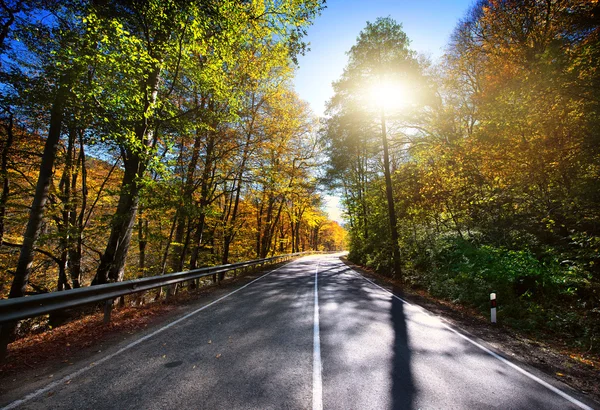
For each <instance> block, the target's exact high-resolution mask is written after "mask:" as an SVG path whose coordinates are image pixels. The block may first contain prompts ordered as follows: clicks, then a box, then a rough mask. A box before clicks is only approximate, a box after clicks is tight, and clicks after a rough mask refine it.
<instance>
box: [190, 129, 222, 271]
mask: <svg viewBox="0 0 600 410" xmlns="http://www.w3.org/2000/svg"><path fill="white" fill-rule="evenodd" d="M215 142H216V141H215V136H214V135H211V136H210V137H209V138H208V140H207V142H206V159H205V161H204V169H203V170H202V176H201V179H200V204H199V207H200V216H199V220H198V224H197V225H196V233H195V235H194V250H193V251H192V255H191V258H190V269H196V267H197V264H198V257H199V255H200V249H201V247H202V242H203V235H204V229H205V225H206V212H207V209H208V206H209V205H210V204H211V202H212V198H209V196H211V187H210V184H211V178H210V175H211V173H212V168H213V166H214V164H213V163H214V160H215V159H214V157H213V155H214V152H213V151H214V147H215Z"/></svg>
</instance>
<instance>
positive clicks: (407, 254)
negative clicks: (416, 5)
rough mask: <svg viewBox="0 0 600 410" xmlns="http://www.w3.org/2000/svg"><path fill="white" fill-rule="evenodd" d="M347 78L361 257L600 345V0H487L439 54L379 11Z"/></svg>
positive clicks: (446, 295) (346, 170) (502, 313)
mask: <svg viewBox="0 0 600 410" xmlns="http://www.w3.org/2000/svg"><path fill="white" fill-rule="evenodd" d="M334 91H335V94H334V96H333V97H332V98H331V100H330V101H329V104H328V111H327V115H328V116H327V123H326V126H325V128H324V130H323V138H324V140H325V141H326V145H327V151H328V155H329V158H330V162H329V168H328V174H327V175H328V183H329V184H330V186H331V187H332V188H333V189H337V190H338V191H339V192H341V194H342V196H343V202H344V205H345V209H346V212H347V218H348V226H347V228H348V229H349V251H350V254H349V258H350V259H351V260H352V261H354V262H356V263H357V264H360V265H363V266H368V267H370V268H371V269H373V270H375V271H377V272H380V273H381V274H384V275H388V276H390V277H393V278H394V279H395V280H397V281H398V282H400V283H404V285H407V286H412V287H414V288H417V289H423V290H425V291H427V292H429V294H431V295H433V296H435V297H438V298H442V299H445V300H448V301H451V302H453V303H461V304H465V305H469V306H471V307H474V308H477V309H479V310H480V312H481V313H482V314H485V315H489V311H490V310H489V309H490V307H489V306H490V299H489V298H490V293H491V292H495V293H496V294H497V295H498V296H497V297H498V306H499V308H498V309H499V310H498V315H499V316H498V317H499V321H501V322H502V323H504V324H508V325H511V326H514V327H517V328H520V329H524V330H528V331H541V332H546V333H548V334H550V333H552V334H554V335H558V338H561V339H564V340H566V341H568V343H569V344H570V345H572V346H573V345H576V346H579V347H580V348H581V349H582V350H583V351H588V352H598V349H599V345H600V343H599V341H600V339H599V338H600V254H599V248H600V190H599V187H600V184H599V181H600V140H599V137H600V105H599V103H600V99H599V95H600V7H599V4H598V2H596V1H585V0H565V1H554V0H549V1H538V0H532V1H519V0H480V1H477V2H476V3H475V4H474V5H473V6H472V8H471V9H470V11H469V12H468V13H467V15H466V16H464V17H463V19H462V20H461V21H460V22H459V23H458V25H457V26H456V28H455V30H454V32H453V34H452V37H451V40H450V42H449V44H448V46H447V48H446V50H445V53H444V55H443V57H442V58H441V60H440V61H439V62H438V63H435V64H433V63H432V62H431V61H430V60H429V59H428V58H427V57H423V56H421V55H419V54H417V53H416V52H415V51H414V50H412V49H411V48H410V39H409V38H408V36H407V35H406V33H405V32H404V31H403V29H402V25H401V24H400V23H398V22H396V21H395V20H394V19H392V18H391V17H387V18H379V19H377V20H376V21H374V22H370V23H367V25H366V27H365V28H364V29H363V31H362V32H361V33H360V35H359V36H358V38H357V40H356V43H355V45H354V46H353V47H352V48H351V49H350V51H349V53H348V63H347V65H346V68H345V70H344V73H343V75H342V76H341V77H340V79H339V80H338V81H337V82H335V84H334Z"/></svg>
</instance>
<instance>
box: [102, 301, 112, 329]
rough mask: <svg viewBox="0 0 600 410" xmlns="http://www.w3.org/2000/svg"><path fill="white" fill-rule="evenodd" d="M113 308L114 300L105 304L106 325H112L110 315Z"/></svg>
mask: <svg viewBox="0 0 600 410" xmlns="http://www.w3.org/2000/svg"><path fill="white" fill-rule="evenodd" d="M112 308H113V300H112V299H108V300H107V301H106V302H104V324H107V323H110V314H111V312H112Z"/></svg>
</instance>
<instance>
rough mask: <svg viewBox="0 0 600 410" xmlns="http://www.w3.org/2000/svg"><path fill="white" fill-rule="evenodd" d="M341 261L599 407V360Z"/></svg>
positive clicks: (556, 341)
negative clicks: (491, 321)
mask: <svg viewBox="0 0 600 410" xmlns="http://www.w3.org/2000/svg"><path fill="white" fill-rule="evenodd" d="M342 261H343V262H344V263H345V264H346V265H348V266H350V267H351V268H353V269H355V270H357V271H359V272H360V273H361V274H363V275H364V276H366V277H367V278H369V279H371V280H373V281H375V282H376V283H378V284H380V285H381V286H383V287H385V288H387V289H389V290H390V291H393V292H394V293H395V294H397V295H398V296H402V298H403V299H406V300H407V301H408V302H411V303H415V304H417V305H419V306H422V307H424V308H425V309H427V310H428V311H429V312H431V313H433V314H435V315H437V316H440V317H441V318H442V319H443V320H445V321H447V322H448V323H449V324H450V325H452V326H454V327H456V328H458V329H460V330H461V331H462V332H464V333H465V334H471V335H473V336H475V337H477V338H479V339H481V340H483V341H485V342H486V343H487V344H488V345H490V346H491V347H493V348H494V349H495V350H496V351H498V352H500V353H502V354H503V355H504V356H505V357H508V358H513V359H515V360H517V361H519V362H522V363H525V364H527V365H529V366H531V367H533V368H536V369H538V370H541V371H542V372H544V373H546V374H548V375H550V376H552V377H553V378H555V379H556V380H560V381H561V382H563V383H565V384H567V385H569V386H570V387H572V388H573V389H575V390H577V391H579V392H581V393H583V394H584V395H585V396H587V397H589V398H591V399H592V400H595V401H596V402H597V403H598V404H599V405H598V406H599V407H600V383H599V381H600V357H598V356H593V355H588V354H586V353H584V352H581V351H578V350H575V349H573V348H570V347H568V346H567V345H566V343H565V342H564V341H559V340H553V339H552V338H551V337H547V336H545V337H544V338H543V339H541V338H540V337H536V336H533V335H527V334H524V333H522V332H518V331H517V330H515V329H511V328H508V327H506V326H503V325H502V324H492V323H490V322H489V318H488V317H483V316H482V315H481V314H480V313H479V312H477V311H476V310H474V309H471V308H468V307H465V306H461V305H456V304H453V303H451V302H448V301H445V300H440V299H436V298H434V297H432V296H431V295H429V294H428V293H427V292H425V291H423V290H417V289H407V288H406V287H405V286H402V285H401V284H400V283H399V282H395V281H393V280H391V279H390V278H387V277H384V276H382V275H378V274H376V273H374V272H372V271H370V270H368V269H365V268H363V267H361V266H358V265H355V264H353V263H352V262H350V261H348V260H347V259H345V258H342Z"/></svg>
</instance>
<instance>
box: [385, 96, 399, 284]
mask: <svg viewBox="0 0 600 410" xmlns="http://www.w3.org/2000/svg"><path fill="white" fill-rule="evenodd" d="M381 143H382V144H383V173H384V176H385V194H386V197H387V205H388V216H389V222H390V233H391V237H392V238H391V239H392V263H393V265H392V266H393V272H392V276H394V277H395V278H397V279H401V278H402V272H401V261H400V244H399V243H398V239H399V236H398V226H397V225H398V221H397V218H396V208H395V207H394V190H393V186H392V175H391V172H390V154H389V147H388V140H387V130H386V125H385V110H384V109H383V107H382V108H381Z"/></svg>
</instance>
